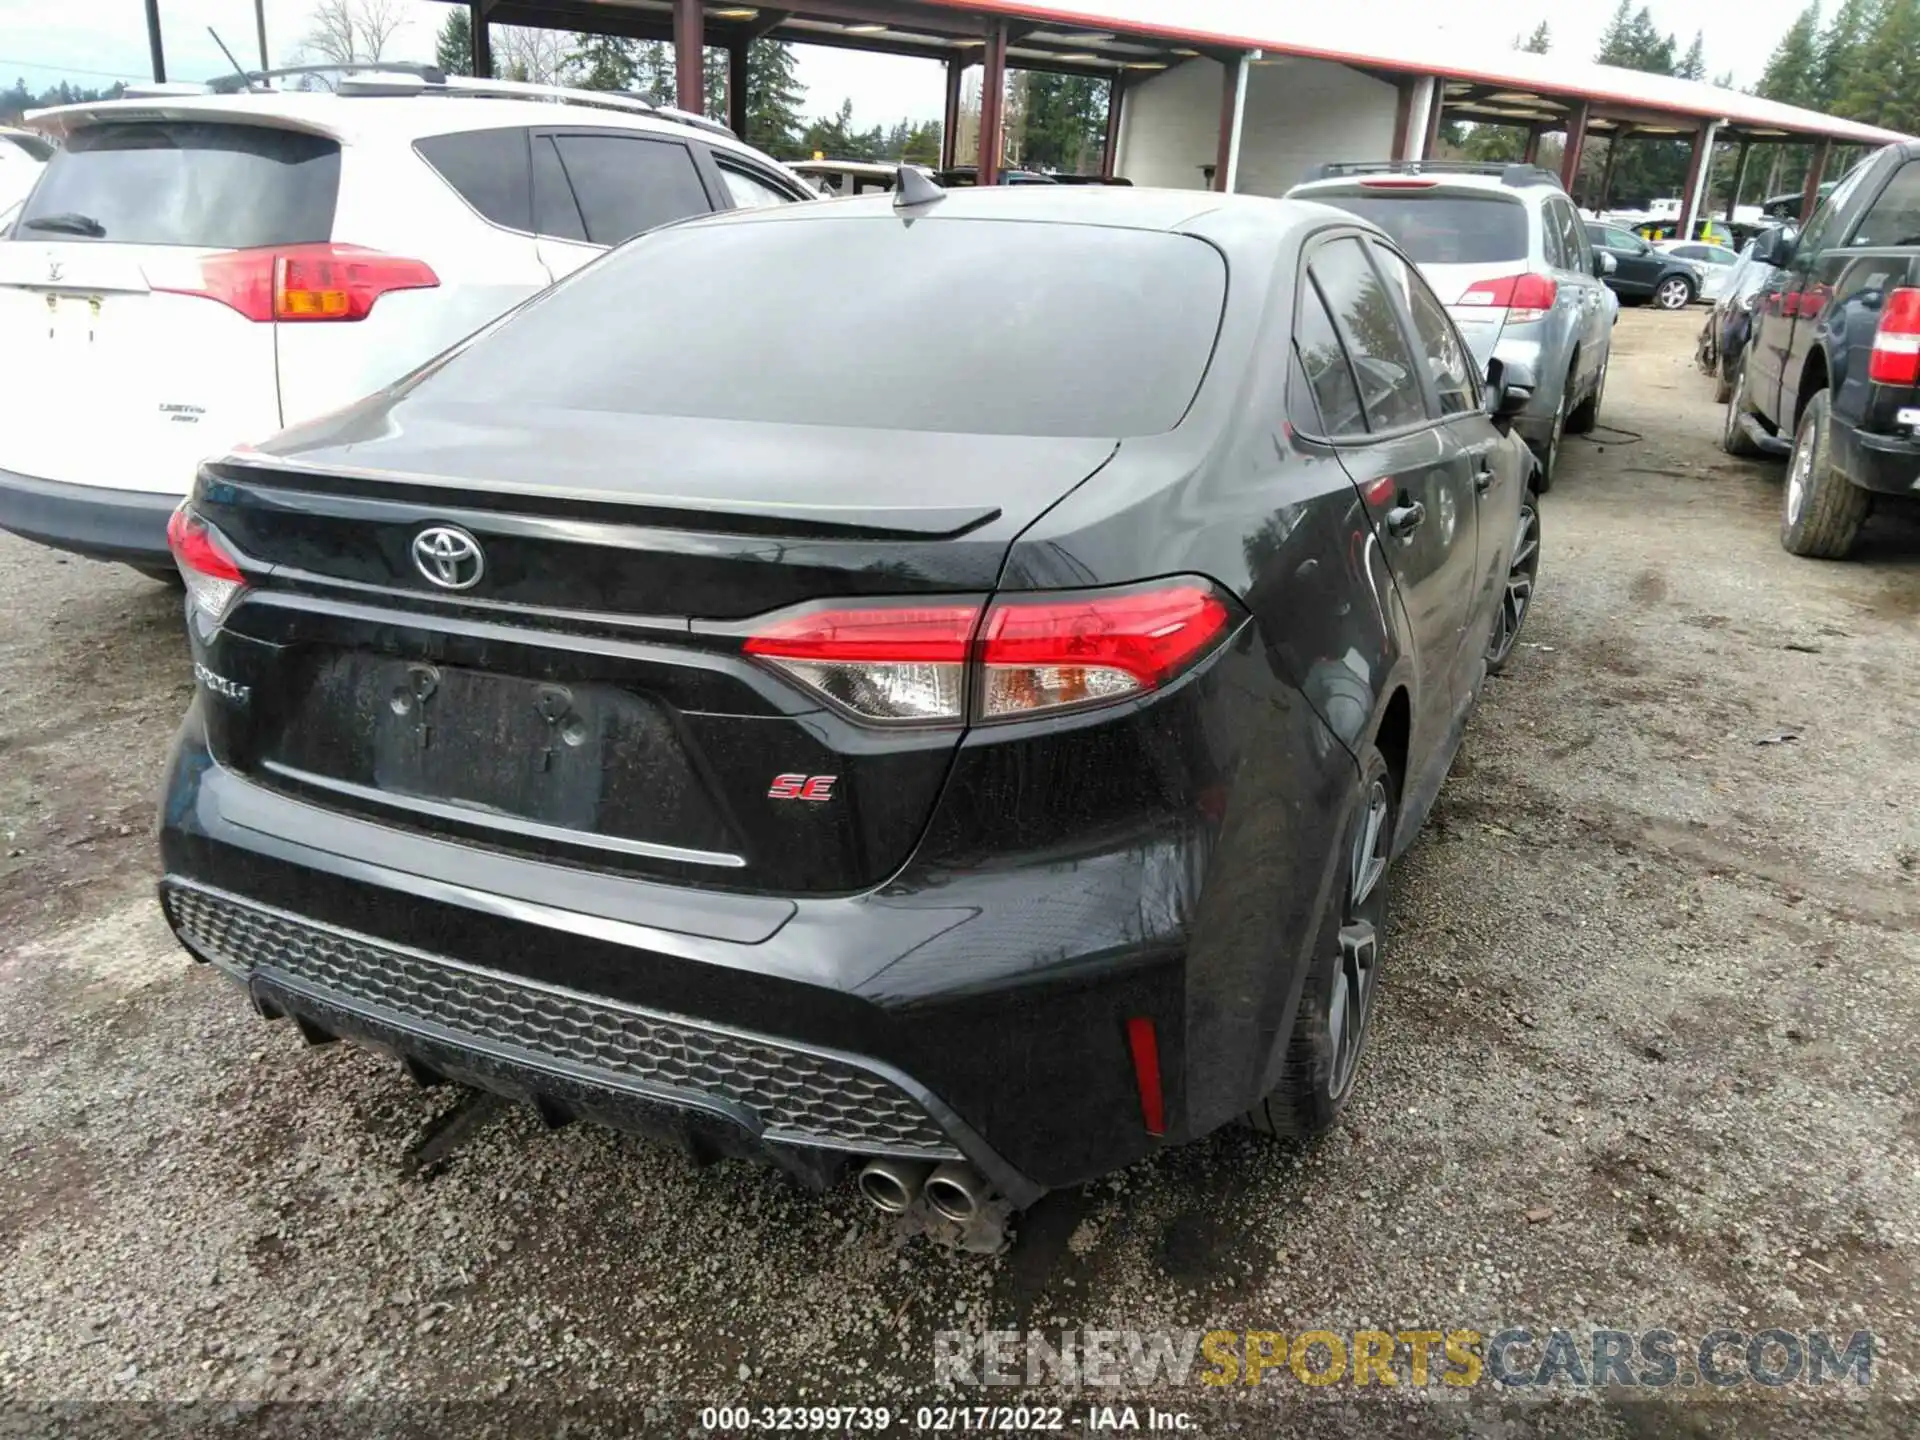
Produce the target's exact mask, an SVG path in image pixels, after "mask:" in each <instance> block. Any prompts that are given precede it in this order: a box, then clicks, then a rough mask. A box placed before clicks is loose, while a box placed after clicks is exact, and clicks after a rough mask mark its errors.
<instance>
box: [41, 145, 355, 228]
mask: <svg viewBox="0 0 1920 1440" xmlns="http://www.w3.org/2000/svg"><path fill="white" fill-rule="evenodd" d="M339 189H340V146H339V143H338V142H337V141H333V140H329V139H326V138H325V137H323V136H319V135H309V134H306V133H304V132H301V131H295V130H276V129H272V128H269V127H267V126H264V125H226V124H218V123H207V122H203V121H184V120H162V121H153V120H147V121H140V122H137V123H131V124H110V125H94V126H89V127H87V128H85V129H82V130H78V131H76V132H75V133H74V134H73V135H71V136H70V137H68V140H67V143H66V145H65V146H64V147H62V148H61V149H59V150H57V151H55V152H54V155H53V158H52V160H50V161H49V162H48V163H47V168H46V170H45V171H44V172H43V173H42V174H41V176H40V183H39V184H38V185H37V186H36V187H35V188H34V191H33V194H32V196H31V197H30V198H29V199H28V201H27V205H26V209H25V210H24V211H22V213H21V216H20V222H19V224H18V225H17V226H15V228H14V237H15V238H16V239H22V240H53V239H57V240H60V241H63V242H64V241H69V240H82V241H84V240H101V241H106V242H108V243H119V244H123V245H193V246H204V247H208V248H217V249H242V248H245V247H248V246H254V245H295V244H300V243H302V242H305V241H312V240H330V239H332V238H333V207H334V200H335V197H336V196H337V195H338V193H339ZM36 222H37V223H36Z"/></svg>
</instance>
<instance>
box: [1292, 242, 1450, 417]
mask: <svg viewBox="0 0 1920 1440" xmlns="http://www.w3.org/2000/svg"><path fill="white" fill-rule="evenodd" d="M1311 268H1312V270H1313V276H1314V279H1315V281H1317V282H1318V284H1319V286H1320V292H1321V294H1323V295H1325V296H1326V300H1327V308H1328V309H1329V310H1331V311H1332V312H1333V318H1334V321H1335V323H1336V324H1337V325H1338V326H1339V329H1340V334H1341V337H1342V338H1343V339H1344V340H1345V341H1346V345H1347V353H1348V354H1349V355H1350V356H1352V358H1353V370H1354V375H1355V376H1356V378H1358V380H1359V381H1360V398H1361V399H1362V400H1363V401H1364V402H1365V404H1366V409H1367V422H1368V424H1369V425H1370V426H1371V428H1373V429H1375V430H1392V429H1395V428H1397V427H1399V426H1402V425H1411V424H1414V423H1415V422H1417V421H1420V420H1425V419H1426V418H1427V401H1426V396H1425V394H1424V393H1423V392H1422V390H1421V387H1420V375H1419V372H1418V371H1417V370H1415V369H1414V363H1413V352H1412V351H1411V350H1409V349H1408V348H1407V337H1406V335H1405V334H1404V333H1403V332H1402V330H1401V329H1400V316H1399V313H1398V312H1397V311H1396V310H1395V309H1394V303H1393V297H1392V296H1391V295H1390V294H1389V293H1388V291H1387V288H1386V286H1385V285H1383V284H1381V282H1380V277H1379V275H1378V274H1376V273H1375V271H1374V268H1373V266H1372V265H1370V264H1368V263H1367V254H1366V251H1365V250H1363V249H1362V248H1361V246H1360V242H1359V241H1358V240H1335V241H1333V242H1331V243H1330V244H1327V245H1323V246H1321V247H1320V249H1319V250H1317V251H1315V252H1314V256H1313V263H1312V266H1311Z"/></svg>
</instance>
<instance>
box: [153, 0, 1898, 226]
mask: <svg viewBox="0 0 1920 1440" xmlns="http://www.w3.org/2000/svg"><path fill="white" fill-rule="evenodd" d="M448 3H453V4H465V5H466V6H467V7H468V10H469V12H470V15H471V20H472V27H473V40H474V54H475V61H476V66H475V68H476V70H477V71H479V72H480V73H481V74H490V73H491V71H492V53H491V50H492V47H491V44H490V38H491V37H490V30H491V27H492V26H494V25H514V26H532V27H540V28H549V29H562V30H570V31H576V32H580V33H585V34H601V35H614V36H621V37H625V38H629V39H638V40H658V41H664V42H667V43H670V44H672V45H673V46H674V47H675V54H676V59H677V61H678V63H677V66H676V69H677V71H678V73H679V76H680V82H679V86H680V90H679V95H678V103H679V104H680V106H681V108H683V109H688V110H698V109H700V108H701V106H702V104H703V101H704V96H703V89H704V86H703V79H704V65H703V63H702V62H703V59H704V51H705V49H706V47H709V46H713V47H718V48H721V49H724V50H725V51H726V52H727V53H728V61H729V63H728V82H729V83H728V85H727V95H728V110H729V115H728V119H729V122H730V123H731V124H732V126H733V128H734V129H735V130H736V131H743V130H744V129H745V126H746V108H747V107H746V78H747V49H748V46H749V45H750V44H751V43H752V42H753V41H754V40H757V39H761V38H773V39H778V40H785V41H792V42H795V43H799V44H807V45H829V46H835V47H839V48H843V49H852V50H870V51H876V52H880V53H884V54H890V55H908V56H918V57H921V58H924V59H930V60H938V61H941V62H943V63H944V64H945V65H946V67H947V84H946V120H947V123H946V126H945V131H944V135H945V139H944V142H943V143H944V147H945V153H944V154H943V156H942V160H943V163H944V164H946V165H952V164H953V163H954V161H955V159H956V158H957V157H956V156H955V155H954V153H953V146H954V136H955V133H956V131H957V130H958V128H959V126H958V118H959V114H960V104H961V96H962V94H963V91H964V85H965V77H966V72H967V71H968V70H969V69H970V68H971V67H972V66H974V65H979V66H980V67H981V68H982V71H983V75H982V86H981V107H982V115H981V134H982V135H997V134H998V133H999V132H1000V129H1001V114H1002V110H1001V100H1002V95H1003V92H1004V86H1005V77H1006V71H1007V70H1008V69H1024V70H1040V71H1051V72H1057V73H1064V74H1075V75H1089V76H1096V77H1101V78H1105V79H1108V80H1110V81H1112V82H1113V83H1112V88H1111V92H1110V93H1111V97H1112V101H1111V108H1110V112H1109V116H1108V125H1107V146H1106V159H1105V171H1106V173H1107V174H1109V175H1111V173H1112V167H1113V164H1114V153H1115V150H1116V148H1117V142H1118V139H1119V134H1120V105H1121V102H1122V96H1123V95H1124V92H1125V90H1126V88H1127V86H1128V85H1129V84H1145V83H1150V82H1151V81H1152V80H1153V79H1154V78H1156V77H1157V76H1158V75H1159V74H1160V73H1162V72H1164V71H1167V70H1169V69H1172V68H1174V67H1176V66H1179V65H1183V64H1189V63H1193V62H1196V61H1201V62H1206V61H1212V62H1217V63H1218V64H1219V66H1220V69H1221V91H1222V93H1221V106H1220V126H1219V154H1218V160H1217V163H1216V164H1215V165H1214V166H1213V167H1212V168H1213V181H1212V183H1213V184H1214V186H1215V187H1216V188H1219V189H1227V188H1231V185H1232V181H1233V177H1234V175H1235V173H1236V171H1237V169H1238V159H1239V150H1240V146H1241V143H1242V138H1243V120H1244V116H1245V110H1246V93H1247V88H1248V84H1249V72H1248V66H1249V64H1250V63H1252V64H1257V63H1259V61H1260V60H1261V59H1262V57H1268V58H1271V57H1278V56H1292V57H1297V58H1300V59H1309V60H1319V61H1325V62H1330V63H1333V64H1337V65H1344V66H1348V67H1350V68H1352V69H1353V70H1356V71H1359V72H1361V73H1363V74H1366V75H1370V76H1372V77H1374V78H1376V79H1380V80H1383V81H1386V82H1388V83H1390V84H1392V85H1394V86H1395V87H1396V88H1397V89H1398V92H1399V106H1398V114H1397V115H1396V118H1395V126H1394V134H1395V142H1394V158H1396V159H1411V158H1418V157H1419V156H1422V155H1426V154H1430V153H1431V152H1432V150H1433V147H1434V145H1435V143H1436V141H1437V136H1438V132H1439V128H1440V125H1441V123H1442V121H1443V120H1445V119H1449V118H1453V119H1461V120H1471V121H1476V122H1481V123H1491V124H1504V125H1517V126H1521V127H1523V128H1525V129H1526V130H1527V131H1528V133H1529V141H1528V153H1529V158H1531V156H1532V154H1533V153H1534V151H1536V150H1537V148H1538V144H1539V137H1540V136H1541V135H1542V134H1545V133H1548V132H1551V131H1560V132H1564V133H1565V134H1566V137H1567V142H1566V145H1565V147H1564V150H1563V157H1564V158H1563V166H1562V178H1563V180H1564V181H1565V182H1567V183H1568V184H1569V185H1571V183H1572V180H1573V178H1574V176H1575V175H1577V174H1578V172H1579V165H1580V160H1581V156H1582V154H1583V151H1584V148H1585V144H1586V142H1587V139H1588V138H1589V136H1592V137H1594V138H1596V139H1598V138H1607V139H1609V140H1610V141H1611V142H1612V143H1613V144H1617V143H1618V141H1619V140H1620V139H1623V138H1627V137H1632V136H1648V137H1667V138H1672V139H1687V138H1691V139H1692V141H1693V148H1694V155H1693V167H1692V169H1693V174H1692V176H1691V177H1690V179H1689V184H1688V187H1687V193H1686V194H1685V196H1683V197H1682V198H1683V204H1684V211H1683V221H1682V223H1683V225H1686V224H1688V223H1690V221H1691V218H1692V216H1693V214H1694V213H1695V211H1696V210H1697V208H1698V205H1699V196H1700V193H1701V192H1702V191H1703V190H1704V188H1705V185H1704V180H1705V175H1706V170H1707V166H1706V164H1705V157H1706V156H1707V155H1708V154H1710V153H1711V147H1712V146H1713V145H1714V144H1715V143H1720V142H1726V143H1732V144H1736V145H1738V146H1739V147H1740V154H1741V161H1740V164H1739V167H1738V168H1739V170H1740V171H1741V173H1742V174H1744V171H1745V159H1746V153H1747V149H1748V147H1750V146H1752V145H1755V144H1769V143H1788V142H1794V143H1801V144H1808V143H1811V144H1813V145H1814V146H1815V153H1814V163H1813V165H1812V166H1811V167H1810V170H1809V175H1808V178H1807V188H1806V195H1807V198H1808V203H1809V206H1810V204H1811V200H1812V197H1813V196H1814V195H1815V194H1816V192H1817V187H1818V185H1819V181H1820V178H1821V175H1822V172H1823V171H1824V168H1825V165H1826V161H1827V158H1828V156H1829V155H1830V153H1831V150H1832V146H1833V145H1834V144H1836V143H1838V144H1853V145H1880V144H1884V143H1886V142H1887V141H1890V140H1895V139H1901V138H1905V137H1902V136H1899V135H1897V134H1895V133H1894V132H1892V131H1887V130H1881V129H1878V128H1876V127H1874V126H1871V125H1862V124H1859V123H1858V122H1855V121H1851V120H1843V119H1840V118H1839V117H1837V116H1832V115H1822V114H1819V113H1817V112H1815V111H1811V110H1803V109H1800V108H1798V107H1795V106H1791V105H1782V104H1779V103H1777V102H1775V101H1770V100H1763V99H1760V98H1758V97H1756V96H1752V95H1746V94H1743V93H1741V92H1738V91H1733V90H1726V89H1722V88H1720V87H1718V86H1713V85H1707V84H1703V83H1701V82H1699V81H1692V80H1681V79H1677V78H1675V77H1673V76H1668V75H1650V74H1645V73H1642V72H1640V71H1634V70H1621V69H1617V68H1614V67H1611V66H1605V65H1596V64H1593V63H1591V62H1588V61H1584V60H1578V59H1574V58H1571V57H1567V56H1559V55H1534V54H1530V53H1526V52H1519V51H1502V50H1488V49H1487V48H1486V47H1484V46H1480V45H1470V44H1468V43H1466V42H1463V41H1462V40H1461V39H1459V38H1458V37H1454V36H1448V35H1445V34H1441V33H1438V32H1430V33H1425V34H1420V33H1414V34H1407V33H1393V34H1380V33H1377V27H1375V28H1374V29H1369V27H1367V26H1366V23H1365V20H1364V17H1358V16H1355V15H1354V14H1352V13H1351V12H1347V13H1342V12H1341V11H1340V10H1339V8H1338V7H1326V8H1325V9H1324V10H1323V11H1321V12H1319V13H1303V12H1302V10H1301V9H1300V8H1297V7H1291V6H1289V7H1284V8H1283V7H1275V6H1269V5H1265V4H1258V3H1254V0H778V3H777V4H772V5H763V4H742V3H737V0H448ZM147 14H148V27H149V38H150V40H151V43H152V49H153V55H154V66H155V72H156V78H163V73H162V72H163V60H162V52H161V45H160V30H159V0H147ZM1000 163H1001V156H1000V153H999V147H998V146H997V145H987V146H983V147H982V153H981V155H980V163H979V168H980V180H981V182H982V183H992V181H993V180H994V179H995V178H996V176H997V173H998V170H999V168H1000ZM1606 170H1607V172H1608V175H1609V177H1610V174H1611V170H1612V161H1611V146H1610V147H1609V158H1608V161H1607V165H1606ZM1605 188H1606V187H1605V182H1603V185H1602V189H1603V191H1604V189H1605ZM1737 188H1738V187H1737V185H1736V189H1737Z"/></svg>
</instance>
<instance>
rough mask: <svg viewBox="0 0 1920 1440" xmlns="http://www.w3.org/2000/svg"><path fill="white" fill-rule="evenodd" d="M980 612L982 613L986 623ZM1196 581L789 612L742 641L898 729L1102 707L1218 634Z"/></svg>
mask: <svg viewBox="0 0 1920 1440" xmlns="http://www.w3.org/2000/svg"><path fill="white" fill-rule="evenodd" d="M983 611H984V614H983ZM1231 619H1232V616H1231V613H1230V612H1229V610H1228V607H1227V603H1226V601H1225V600H1223V599H1222V598H1221V597H1220V596H1219V595H1218V594H1217V593H1216V592H1215V591H1214V589H1213V587H1212V586H1211V585H1208V584H1207V583H1206V582H1204V581H1199V580H1180V581H1174V582H1167V583H1161V584H1155V585H1151V586H1146V587H1136V588H1131V589H1127V590H1110V591H1098V590H1096V591H1084V592H1075V593H1072V594H1064V593H1053V592H1047V593H1036V594H1031V595H1009V596H1004V597H1001V598H1000V599H997V600H995V601H993V602H992V604H991V605H988V606H984V607H983V606H982V605H981V604H980V603H979V602H977V601H955V602H925V603H923V602H903V603H898V604H892V603H887V604H879V603H870V604H863V605H857V606H830V607H821V608H816V609H811V610H804V611H798V612H794V613H791V614H788V615H784V616H781V617H778V618H776V619H774V620H771V621H770V622H768V623H766V624H765V625H763V626H761V627H760V628H758V629H757V630H755V632H754V633H753V634H752V635H751V636H750V637H749V638H748V639H747V641H746V643H745V646H744V649H745V650H746V653H747V654H749V655H752V656H755V657H757V658H758V659H760V660H762V661H764V662H765V663H767V664H769V665H771V666H772V667H774V668H775V669H777V670H779V671H781V672H782V673H783V674H785V675H788V676H790V677H791V678H792V679H794V680H797V681H799V682H800V683H801V684H802V685H805V686H806V687H808V688H809V689H811V690H814V691H816V692H817V693H819V694H821V695H824V696H826V697H827V698H828V699H830V700H832V701H833V702H834V703H835V704H836V705H839V706H841V707H842V708H844V709H847V710H850V711H852V712H853V713H854V714H856V715H860V716H862V717H864V718H866V719H869V720H877V721H883V722H888V723H894V724H910V723H916V722H918V723H943V722H944V723H952V722H957V721H960V720H963V719H965V718H966V716H967V713H968V704H969V695H970V694H971V696H972V697H973V698H972V706H973V713H974V716H975V718H977V719H980V720H1010V719H1017V718H1019V717H1021V716H1025V715H1033V714H1038V713H1043V712H1047V711H1054V710H1061V709H1068V708H1073V707H1078V706H1084V705H1097V704H1100V703H1102V702H1105V701H1110V700H1119V699H1124V698H1125V697H1127V696H1129V695H1136V694H1139V693H1141V692H1143V691H1147V690H1151V689H1153V688H1155V687H1156V686H1159V685H1164V684H1166V683H1167V682H1168V681H1170V680H1172V679H1173V678H1174V677H1176V676H1177V675H1179V674H1180V673H1181V672H1182V671H1184V670H1186V669H1188V668H1189V667H1191V666H1192V665H1193V664H1194V663H1195V662H1197V661H1198V660H1199V659H1200V658H1201V657H1202V656H1204V655H1205V654H1206V653H1207V652H1208V651H1209V650H1211V649H1212V648H1213V646H1214V645H1216V644H1217V643H1218V642H1219V641H1220V639H1221V638H1222V637H1223V636H1224V635H1225V634H1226V631H1227V629H1228V627H1229V625H1230V623H1231Z"/></svg>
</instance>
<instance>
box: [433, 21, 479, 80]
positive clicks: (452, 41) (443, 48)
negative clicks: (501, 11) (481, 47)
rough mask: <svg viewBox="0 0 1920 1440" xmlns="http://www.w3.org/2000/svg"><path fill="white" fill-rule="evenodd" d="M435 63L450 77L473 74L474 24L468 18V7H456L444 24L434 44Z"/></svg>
mask: <svg viewBox="0 0 1920 1440" xmlns="http://www.w3.org/2000/svg"><path fill="white" fill-rule="evenodd" d="M433 63H434V64H436V65H438V66H439V67H440V68H441V70H443V71H445V72H446V73H447V74H449V75H471V74H472V73H473V23H472V21H470V20H469V19H468V18H467V7H466V6H464V5H456V6H454V7H453V9H452V10H451V11H449V12H448V14H447V18H446V20H445V21H444V22H442V24H441V26H440V35H439V38H438V39H437V40H435V42H434V47H433Z"/></svg>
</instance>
